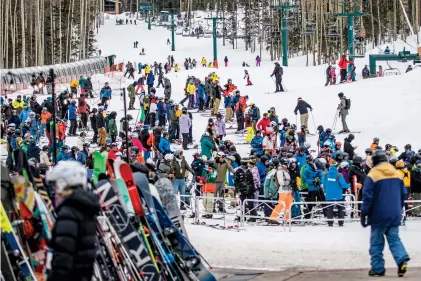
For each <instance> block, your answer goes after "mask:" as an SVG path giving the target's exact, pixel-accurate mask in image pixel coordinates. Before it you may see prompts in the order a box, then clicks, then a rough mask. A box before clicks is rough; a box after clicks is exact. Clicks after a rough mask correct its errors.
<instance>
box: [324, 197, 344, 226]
mask: <svg viewBox="0 0 421 281" xmlns="http://www.w3.org/2000/svg"><path fill="white" fill-rule="evenodd" d="M331 203H332V204H333V203H337V204H336V207H337V208H338V218H339V219H343V218H344V216H345V206H344V201H343V200H339V201H331ZM334 207H335V205H331V206H329V207H327V208H326V214H327V218H328V219H333V208H334ZM338 223H339V226H342V225H344V221H343V220H342V221H341V220H339V221H338ZM327 224H328V225H330V226H332V225H333V220H332V221H328V222H327Z"/></svg>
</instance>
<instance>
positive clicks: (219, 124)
mask: <svg viewBox="0 0 421 281" xmlns="http://www.w3.org/2000/svg"><path fill="white" fill-rule="evenodd" d="M215 131H216V135H218V136H224V135H226V133H227V131H226V129H225V122H224V120H223V119H222V118H221V119H216V121H215Z"/></svg>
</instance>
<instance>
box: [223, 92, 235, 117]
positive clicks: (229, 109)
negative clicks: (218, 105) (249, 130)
mask: <svg viewBox="0 0 421 281" xmlns="http://www.w3.org/2000/svg"><path fill="white" fill-rule="evenodd" d="M224 108H225V112H226V113H227V116H226V117H225V122H227V121H230V120H231V119H232V115H233V114H232V113H233V112H232V97H231V94H229V95H226V96H225V97H224Z"/></svg>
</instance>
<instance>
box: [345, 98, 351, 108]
mask: <svg viewBox="0 0 421 281" xmlns="http://www.w3.org/2000/svg"><path fill="white" fill-rule="evenodd" d="M345 109H347V110H350V109H351V99H345Z"/></svg>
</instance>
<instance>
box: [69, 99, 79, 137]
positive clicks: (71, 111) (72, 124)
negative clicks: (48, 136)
mask: <svg viewBox="0 0 421 281" xmlns="http://www.w3.org/2000/svg"><path fill="white" fill-rule="evenodd" d="M76 111H77V108H76V100H72V102H71V103H70V105H69V113H68V117H69V121H70V128H69V134H68V136H69V137H72V136H76V128H77V122H76V121H77V113H76Z"/></svg>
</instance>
